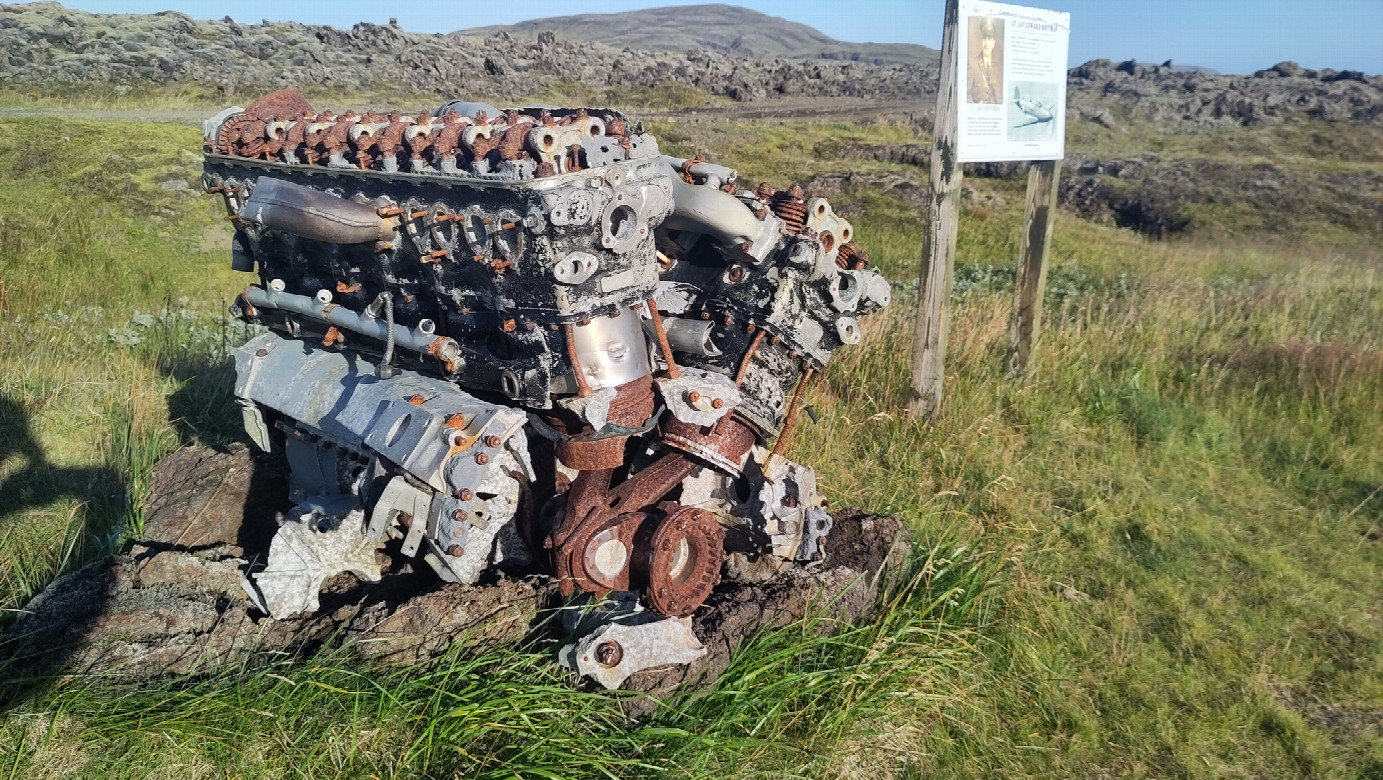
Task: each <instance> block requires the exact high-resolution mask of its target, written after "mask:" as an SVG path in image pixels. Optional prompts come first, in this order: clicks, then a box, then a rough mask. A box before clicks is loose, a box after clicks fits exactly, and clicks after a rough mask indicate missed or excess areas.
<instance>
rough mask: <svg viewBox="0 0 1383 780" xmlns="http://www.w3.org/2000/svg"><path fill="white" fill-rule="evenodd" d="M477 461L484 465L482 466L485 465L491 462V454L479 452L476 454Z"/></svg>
mask: <svg viewBox="0 0 1383 780" xmlns="http://www.w3.org/2000/svg"><path fill="white" fill-rule="evenodd" d="M475 462H476V463H478V464H480V465H482V466H484V465H485V464H486V463H489V462H490V456H489V455H486V454H485V453H483V452H482V453H479V454H477V455H476V456H475Z"/></svg>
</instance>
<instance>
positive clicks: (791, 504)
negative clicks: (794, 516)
mask: <svg viewBox="0 0 1383 780" xmlns="http://www.w3.org/2000/svg"><path fill="white" fill-rule="evenodd" d="M783 506H785V507H787V508H788V509H796V508H797V498H796V497H795V496H783Z"/></svg>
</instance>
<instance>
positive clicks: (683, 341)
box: [663, 317, 720, 357]
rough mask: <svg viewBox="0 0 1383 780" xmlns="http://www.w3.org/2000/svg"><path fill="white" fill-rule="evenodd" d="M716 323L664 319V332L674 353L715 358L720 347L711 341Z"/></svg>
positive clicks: (673, 318) (675, 318)
mask: <svg viewBox="0 0 1383 780" xmlns="http://www.w3.org/2000/svg"><path fill="white" fill-rule="evenodd" d="M714 327H715V323H714V322H711V321H709V320H689V319H686V318H683V317H664V318H663V331H664V332H665V333H667V340H668V343H669V344H671V345H672V348H673V350H674V351H677V352H685V353H686V354H688V355H704V356H706V357H715V356H716V355H719V354H720V347H717V346H716V345H715V343H714V342H712V341H711V330H712V329H713V328H714Z"/></svg>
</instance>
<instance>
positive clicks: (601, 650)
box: [595, 640, 624, 667]
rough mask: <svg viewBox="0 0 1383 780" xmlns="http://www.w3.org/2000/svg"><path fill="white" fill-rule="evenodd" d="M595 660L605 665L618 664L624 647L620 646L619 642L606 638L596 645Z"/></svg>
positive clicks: (622, 656)
mask: <svg viewBox="0 0 1383 780" xmlns="http://www.w3.org/2000/svg"><path fill="white" fill-rule="evenodd" d="M595 660H596V661H597V662H598V663H599V664H600V665H601V666H605V667H611V666H619V662H620V661H622V660H624V648H623V647H620V644H619V642H615V641H613V640H606V641H604V642H601V643H600V644H598V645H596V648H595Z"/></svg>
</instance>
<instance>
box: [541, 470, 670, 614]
mask: <svg viewBox="0 0 1383 780" xmlns="http://www.w3.org/2000/svg"><path fill="white" fill-rule="evenodd" d="M695 468H696V464H695V463H694V462H692V461H691V460H689V459H687V458H685V457H683V456H681V455H665V456H663V457H662V458H660V459H658V460H657V461H656V462H654V463H653V465H651V466H649V467H648V468H645V469H643V470H642V471H640V472H639V473H637V474H635V475H633V476H632V477H630V478H629V479H627V480H625V481H624V482H621V483H620V484H619V486H617V487H615V488H611V487H610V478H611V476H613V474H614V470H613V469H599V470H595V471H583V472H581V473H580V474H579V475H578V476H577V477H576V479H575V481H573V482H572V484H571V489H570V490H569V491H567V509H566V513H565V515H564V516H563V518H562V521H561V522H560V523H559V524H558V525H557V528H556V529H555V530H554V531H553V532H552V534H551V535H550V536H549V537H548V546H549V547H551V548H552V554H553V569H554V570H555V571H556V573H557V584H558V588H559V590H560V591H561V592H562V595H564V596H569V595H571V594H572V593H575V592H576V591H577V590H581V591H583V592H586V593H597V594H604V593H606V592H607V591H609V590H611V589H612V588H611V587H609V586H607V585H601V584H600V583H599V582H598V581H597V580H596V578H594V577H591V576H589V573H588V572H586V570H585V555H586V548H587V546H589V544H590V540H591V539H593V538H594V537H595V536H596V535H597V534H600V533H601V532H602V531H603V530H604V529H606V528H608V527H609V526H610V524H611V522H612V521H614V520H616V519H617V518H618V517H620V516H623V515H628V514H631V513H637V512H640V511H642V510H645V509H646V508H648V507H651V506H653V505H654V504H655V503H656V502H658V501H659V500H660V499H662V498H663V497H664V496H666V495H667V494H668V493H669V492H670V491H671V490H672V489H673V488H675V487H677V486H678V485H680V484H682V480H684V479H686V478H687V477H688V476H690V475H691V473H692V471H693V470H694V469H695ZM621 522H623V521H621ZM630 538H631V540H632V539H633V537H630ZM639 546H640V545H639V543H638V541H637V540H634V541H633V546H632V547H631V549H635V548H637V547H639Z"/></svg>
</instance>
